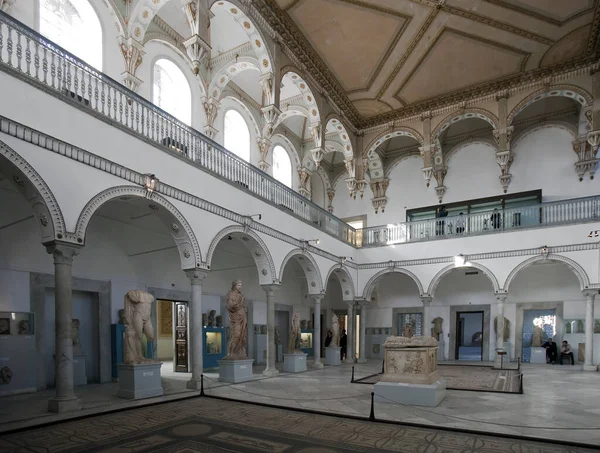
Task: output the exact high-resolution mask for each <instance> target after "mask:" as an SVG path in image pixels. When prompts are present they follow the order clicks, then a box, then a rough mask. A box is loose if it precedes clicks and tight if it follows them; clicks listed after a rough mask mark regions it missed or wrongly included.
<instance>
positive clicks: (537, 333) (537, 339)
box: [531, 325, 544, 348]
mask: <svg viewBox="0 0 600 453" xmlns="http://www.w3.org/2000/svg"><path fill="white" fill-rule="evenodd" d="M543 333H544V332H543V330H542V328H541V327H540V326H539V325H535V326H534V327H533V336H532V337H531V347H533V348H541V347H542V335H543Z"/></svg>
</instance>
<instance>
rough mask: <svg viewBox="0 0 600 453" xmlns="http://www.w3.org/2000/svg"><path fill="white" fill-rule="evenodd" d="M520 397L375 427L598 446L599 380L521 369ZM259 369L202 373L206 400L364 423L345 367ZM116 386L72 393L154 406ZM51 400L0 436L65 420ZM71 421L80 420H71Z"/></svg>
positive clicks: (469, 396)
mask: <svg viewBox="0 0 600 453" xmlns="http://www.w3.org/2000/svg"><path fill="white" fill-rule="evenodd" d="M380 370H381V362H375V361H372V362H369V363H367V364H360V365H355V373H356V378H359V377H362V376H366V375H368V374H373V373H376V372H378V371H380ZM522 370H523V373H524V387H525V393H524V394H523V395H507V394H493V393H481V392H462V391H448V393H447V396H446V398H445V400H444V401H443V402H442V403H441V404H440V405H439V406H438V407H435V408H430V407H414V406H400V405H395V404H381V403H376V404H375V416H376V417H377V418H379V419H387V420H396V421H404V422H412V423H419V424H421V423H422V424H426V425H433V426H447V427H455V428H464V429H472V430H477V431H483V432H487V433H507V434H519V435H526V436H532V437H538V438H544V439H548V438H550V439H562V440H569V441H573V442H578V443H587V444H590V445H600V406H599V405H598V402H599V401H600V373H594V372H586V373H584V372H582V371H580V370H579V369H578V367H571V366H567V365H565V366H551V365H528V364H526V365H523V367H522ZM260 371H261V368H258V367H256V368H255V370H254V373H255V376H256V380H254V381H250V382H246V383H242V384H235V385H230V384H224V383H220V382H218V374H217V373H210V372H209V373H206V380H205V389H206V393H207V394H209V395H216V396H224V397H228V398H233V399H237V400H242V401H253V402H262V403H269V404H275V405H279V406H284V407H295V408H307V409H313V410H318V411H323V412H329V413H338V414H348V415H358V416H362V417H368V416H369V412H370V401H371V397H370V394H371V390H372V386H370V385H364V384H350V377H351V373H352V366H351V365H346V364H343V365H341V366H338V367H325V368H324V369H320V370H309V371H307V372H305V373H299V374H281V375H280V376H277V377H275V378H269V379H266V378H262V376H261V375H260ZM163 377H164V379H163V385H164V386H165V387H166V389H165V393H166V394H167V396H165V397H163V398H174V397H178V396H189V395H193V394H194V392H189V391H188V392H186V393H178V392H185V382H186V381H187V379H189V375H188V374H179V373H178V374H175V375H173V374H172V373H168V372H163ZM116 389H117V385H116V384H105V385H97V386H86V387H79V388H77V393H78V395H79V396H80V397H81V399H82V402H83V405H84V408H86V409H85V412H84V413H91V412H95V411H105V410H110V409H114V408H120V407H127V406H129V405H140V404H143V403H148V402H156V401H160V400H161V399H162V398H153V399H149V400H141V401H135V402H130V401H127V400H122V399H120V398H116V397H115V396H114V394H115V393H116ZM51 396H52V392H51V391H49V392H40V393H37V394H30V395H19V396H13V397H8V398H2V399H1V400H0V403H1V406H2V410H1V411H0V431H2V430H6V429H13V428H16V427H20V426H31V425H33V424H36V423H45V422H48V421H53V420H56V419H64V418H66V417H70V416H72V414H68V415H55V414H54V415H50V414H48V413H47V412H45V410H46V405H47V399H48V398H50V397H51ZM76 415H82V413H78V414H76Z"/></svg>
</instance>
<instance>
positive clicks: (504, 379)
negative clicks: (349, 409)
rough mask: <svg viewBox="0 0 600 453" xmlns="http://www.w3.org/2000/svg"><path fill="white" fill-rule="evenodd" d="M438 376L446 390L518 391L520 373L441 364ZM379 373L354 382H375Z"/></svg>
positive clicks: (377, 380)
mask: <svg viewBox="0 0 600 453" xmlns="http://www.w3.org/2000/svg"><path fill="white" fill-rule="evenodd" d="M438 371H439V372H440V377H441V378H442V379H444V380H445V381H446V388H447V389H448V390H470V391H475V392H499V393H519V382H520V378H519V376H520V375H521V372H520V371H517V370H495V369H493V368H492V367H484V366H466V365H456V366H455V365H441V366H439V367H438ZM381 376H382V375H381V374H375V375H372V376H367V377H365V378H361V379H357V380H356V381H355V383H356V384H376V383H377V382H379V379H380V378H381Z"/></svg>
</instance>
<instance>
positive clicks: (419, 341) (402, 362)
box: [380, 337, 440, 384]
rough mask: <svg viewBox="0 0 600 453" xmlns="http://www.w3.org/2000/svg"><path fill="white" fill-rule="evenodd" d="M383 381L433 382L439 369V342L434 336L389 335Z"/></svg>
mask: <svg viewBox="0 0 600 453" xmlns="http://www.w3.org/2000/svg"><path fill="white" fill-rule="evenodd" d="M383 346H384V348H385V367H384V373H383V376H382V377H381V379H380V381H381V382H403V383H408V384H433V383H434V382H436V381H438V380H439V378H440V373H439V372H438V369H437V354H438V342H437V340H436V339H435V338H432V337H411V338H407V337H388V339H387V341H386V342H385V344H384V345H383Z"/></svg>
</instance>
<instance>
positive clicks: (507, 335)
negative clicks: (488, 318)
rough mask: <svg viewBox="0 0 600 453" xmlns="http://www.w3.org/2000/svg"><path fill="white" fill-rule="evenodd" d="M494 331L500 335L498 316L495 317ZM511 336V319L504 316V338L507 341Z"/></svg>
mask: <svg viewBox="0 0 600 453" xmlns="http://www.w3.org/2000/svg"><path fill="white" fill-rule="evenodd" d="M494 332H496V335H498V316H496V317H495V318H494ZM509 338H510V321H509V320H508V319H507V318H506V317H504V332H502V340H503V341H504V342H507V341H508V339H509Z"/></svg>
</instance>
